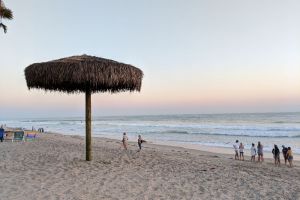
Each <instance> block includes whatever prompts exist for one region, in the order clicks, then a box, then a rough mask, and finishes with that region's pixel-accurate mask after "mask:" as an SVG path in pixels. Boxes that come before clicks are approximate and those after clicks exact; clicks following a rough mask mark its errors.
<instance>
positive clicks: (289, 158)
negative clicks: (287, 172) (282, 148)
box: [286, 147, 293, 167]
mask: <svg viewBox="0 0 300 200" xmlns="http://www.w3.org/2000/svg"><path fill="white" fill-rule="evenodd" d="M286 155H287V159H288V161H289V164H290V167H293V152H292V148H291V147H288V151H287V153H286Z"/></svg>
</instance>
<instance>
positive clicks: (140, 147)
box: [138, 135, 146, 151]
mask: <svg viewBox="0 0 300 200" xmlns="http://www.w3.org/2000/svg"><path fill="white" fill-rule="evenodd" d="M143 142H146V140H143V139H142V136H141V135H139V136H138V145H139V151H141V150H142V143H143Z"/></svg>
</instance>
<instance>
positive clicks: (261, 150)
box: [257, 142, 264, 162]
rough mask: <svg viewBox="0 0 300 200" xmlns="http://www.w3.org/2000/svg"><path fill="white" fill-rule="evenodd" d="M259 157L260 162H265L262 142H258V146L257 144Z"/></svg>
mask: <svg viewBox="0 0 300 200" xmlns="http://www.w3.org/2000/svg"><path fill="white" fill-rule="evenodd" d="M257 155H258V162H263V161H264V147H263V145H262V144H261V143H260V142H258V144H257Z"/></svg>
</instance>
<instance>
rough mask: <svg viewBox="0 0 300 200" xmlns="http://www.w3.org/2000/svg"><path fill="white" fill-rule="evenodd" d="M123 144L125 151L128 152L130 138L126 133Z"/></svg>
mask: <svg viewBox="0 0 300 200" xmlns="http://www.w3.org/2000/svg"><path fill="white" fill-rule="evenodd" d="M122 143H123V147H124V149H125V150H127V146H128V137H127V135H126V133H125V132H124V133H123V139H122Z"/></svg>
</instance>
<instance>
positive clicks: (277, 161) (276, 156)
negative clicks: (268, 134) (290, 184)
mask: <svg viewBox="0 0 300 200" xmlns="http://www.w3.org/2000/svg"><path fill="white" fill-rule="evenodd" d="M272 154H273V156H274V163H275V166H277V165H278V166H280V151H279V149H278V147H277V145H276V144H274V149H273V150H272Z"/></svg>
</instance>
